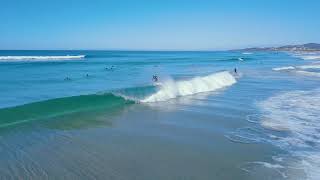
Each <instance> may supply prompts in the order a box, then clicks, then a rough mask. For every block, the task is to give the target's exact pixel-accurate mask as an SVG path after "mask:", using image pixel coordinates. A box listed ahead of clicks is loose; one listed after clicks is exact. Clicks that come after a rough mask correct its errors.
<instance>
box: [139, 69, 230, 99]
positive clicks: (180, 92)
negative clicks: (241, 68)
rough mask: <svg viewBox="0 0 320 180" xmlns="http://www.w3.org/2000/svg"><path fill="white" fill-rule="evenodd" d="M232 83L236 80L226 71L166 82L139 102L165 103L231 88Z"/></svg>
mask: <svg viewBox="0 0 320 180" xmlns="http://www.w3.org/2000/svg"><path fill="white" fill-rule="evenodd" d="M234 83H236V79H235V78H234V76H233V75H232V74H231V73H230V72H228V71H223V72H219V73H214V74H210V75H208V76H204V77H195V78H193V79H190V80H185V81H176V82H175V81H166V82H164V83H162V84H161V86H160V88H159V90H158V91H157V92H156V93H154V94H152V95H150V96H148V97H146V98H145V99H142V100H141V102H144V103H148V102H158V101H166V100H169V99H172V98H176V97H180V96H187V95H192V94H197V93H201V92H209V91H215V90H218V89H221V88H224V87H228V86H231V85H232V84H234Z"/></svg>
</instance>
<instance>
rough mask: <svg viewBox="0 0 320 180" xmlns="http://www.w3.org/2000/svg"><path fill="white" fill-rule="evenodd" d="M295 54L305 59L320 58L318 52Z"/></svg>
mask: <svg viewBox="0 0 320 180" xmlns="http://www.w3.org/2000/svg"><path fill="white" fill-rule="evenodd" d="M293 56H294V57H298V58H301V59H304V60H320V54H318V53H304V54H294V55H293Z"/></svg>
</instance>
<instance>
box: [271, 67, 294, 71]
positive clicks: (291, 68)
mask: <svg viewBox="0 0 320 180" xmlns="http://www.w3.org/2000/svg"><path fill="white" fill-rule="evenodd" d="M293 69H295V67H293V66H285V67H278V68H273V69H272V70H274V71H284V70H293Z"/></svg>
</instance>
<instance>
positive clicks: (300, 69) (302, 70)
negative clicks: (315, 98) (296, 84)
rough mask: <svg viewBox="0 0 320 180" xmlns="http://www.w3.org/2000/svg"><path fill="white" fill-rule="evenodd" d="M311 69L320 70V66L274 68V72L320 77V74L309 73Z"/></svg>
mask: <svg viewBox="0 0 320 180" xmlns="http://www.w3.org/2000/svg"><path fill="white" fill-rule="evenodd" d="M309 69H320V64H311V65H302V66H285V67H278V68H273V69H272V70H274V71H287V72H292V73H296V74H300V75H304V76H313V77H320V73H319V72H313V71H308V70H309Z"/></svg>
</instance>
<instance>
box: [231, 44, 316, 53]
mask: <svg viewBox="0 0 320 180" xmlns="http://www.w3.org/2000/svg"><path fill="white" fill-rule="evenodd" d="M231 51H248V52H255V51H275V52H278V51H285V52H288V51H289V52H320V44H318V43H307V44H301V45H286V46H280V47H252V48H245V49H234V50H231Z"/></svg>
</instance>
